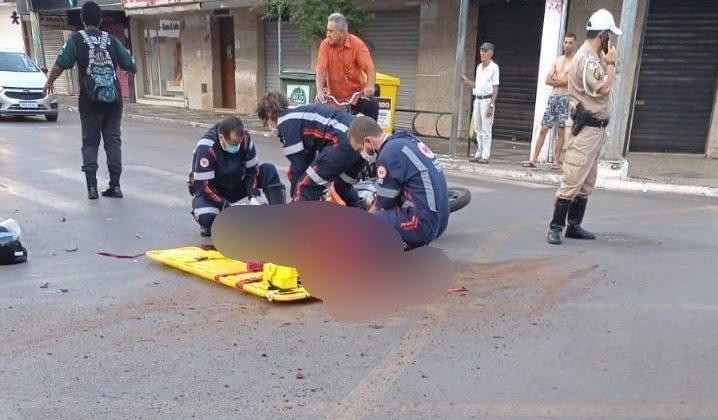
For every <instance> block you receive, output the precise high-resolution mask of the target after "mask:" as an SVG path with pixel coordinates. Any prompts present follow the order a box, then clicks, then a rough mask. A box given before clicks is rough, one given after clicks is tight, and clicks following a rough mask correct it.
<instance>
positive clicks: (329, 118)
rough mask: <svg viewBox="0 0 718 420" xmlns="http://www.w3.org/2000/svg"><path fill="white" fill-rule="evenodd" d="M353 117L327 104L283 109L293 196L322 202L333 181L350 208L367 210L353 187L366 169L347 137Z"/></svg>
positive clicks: (281, 125) (281, 132)
mask: <svg viewBox="0 0 718 420" xmlns="http://www.w3.org/2000/svg"><path fill="white" fill-rule="evenodd" d="M352 121H354V116H353V115H351V114H350V113H348V112H345V111H341V110H337V109H334V108H332V107H328V106H324V105H318V104H313V105H305V106H299V107H291V108H288V109H286V110H284V111H283V112H282V113H281V114H280V116H279V118H278V120H277V131H278V136H279V140H280V141H281V142H282V144H283V147H282V150H283V152H284V155H285V156H286V157H287V159H289V162H290V166H289V172H288V174H287V177H288V178H289V181H290V183H291V187H290V195H291V196H292V197H293V199H294V200H296V201H317V200H320V199H321V197H322V195H323V194H324V191H325V189H326V187H327V186H328V185H329V183H330V182H332V183H333V184H334V188H335V190H336V191H337V193H338V194H339V196H340V197H341V198H342V200H344V201H345V202H346V203H347V205H349V206H351V207H364V201H363V200H361V199H360V198H359V195H358V194H357V192H356V191H355V190H354V188H352V185H353V184H355V183H356V182H357V180H358V177H359V173H360V172H361V170H362V167H363V166H364V161H363V160H362V158H361V155H360V154H359V153H357V151H355V150H354V149H353V148H352V147H351V145H350V143H349V138H348V137H347V131H348V130H349V126H350V125H351V123H352Z"/></svg>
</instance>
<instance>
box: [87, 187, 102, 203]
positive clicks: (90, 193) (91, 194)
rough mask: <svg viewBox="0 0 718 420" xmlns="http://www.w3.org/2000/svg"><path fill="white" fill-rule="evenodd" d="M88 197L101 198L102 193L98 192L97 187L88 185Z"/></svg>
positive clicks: (92, 198) (91, 198)
mask: <svg viewBox="0 0 718 420" xmlns="http://www.w3.org/2000/svg"><path fill="white" fill-rule="evenodd" d="M87 198H89V199H90V200H97V199H98V198H100V194H98V192H97V187H87Z"/></svg>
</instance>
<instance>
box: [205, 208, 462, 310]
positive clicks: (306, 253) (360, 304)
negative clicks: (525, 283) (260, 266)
mask: <svg viewBox="0 0 718 420" xmlns="http://www.w3.org/2000/svg"><path fill="white" fill-rule="evenodd" d="M212 241H213V243H214V246H215V247H216V248H217V250H218V251H219V252H220V253H222V254H223V255H225V256H227V257H229V258H232V259H237V260H241V261H250V260H259V261H263V262H271V263H274V264H279V265H284V266H289V267H295V268H296V269H297V270H298V271H299V275H300V278H301V282H302V285H303V286H304V288H305V289H306V290H307V291H308V292H309V293H310V294H311V295H312V296H315V297H317V298H319V299H321V300H322V301H323V302H324V305H325V307H326V309H327V311H328V312H329V314H330V315H331V316H332V317H334V318H335V319H336V320H337V321H340V322H357V323H359V322H367V321H371V320H373V319H376V318H377V317H379V316H380V315H382V314H384V313H387V312H390V311H394V310H397V309H401V308H404V307H408V306H414V305H419V304H423V303H426V302H429V301H430V300H432V299H435V298H437V297H439V296H441V295H442V294H443V293H444V292H445V291H446V289H447V288H448V287H450V285H451V282H452V277H453V272H452V266H451V261H450V260H449V259H448V257H447V256H446V255H445V254H444V252H443V251H441V250H439V249H436V248H431V247H421V248H417V249H414V250H412V251H409V252H404V251H403V247H402V241H401V237H400V236H399V233H398V232H396V231H395V230H394V228H393V227H392V226H390V225H389V224H387V223H386V222H384V221H382V220H380V219H378V218H377V217H375V216H374V215H372V214H370V213H368V212H366V211H363V210H359V209H355V208H351V207H345V206H338V205H336V204H333V203H328V202H321V201H301V202H296V203H291V204H284V205H274V206H233V207H229V208H227V209H225V210H224V211H223V212H222V213H220V215H219V216H217V218H216V219H215V221H214V224H213V225H212Z"/></svg>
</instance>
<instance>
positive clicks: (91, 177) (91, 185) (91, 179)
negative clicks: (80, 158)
mask: <svg viewBox="0 0 718 420" xmlns="http://www.w3.org/2000/svg"><path fill="white" fill-rule="evenodd" d="M85 182H87V198H89V199H90V200H97V199H98V198H99V197H100V195H99V194H98V192H97V177H96V175H95V173H94V172H85Z"/></svg>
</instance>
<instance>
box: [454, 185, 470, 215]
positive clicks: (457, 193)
mask: <svg viewBox="0 0 718 420" xmlns="http://www.w3.org/2000/svg"><path fill="white" fill-rule="evenodd" d="M470 202H471V191H469V190H468V189H466V188H461V187H449V213H453V212H455V211H458V210H461V209H463V208H464V207H466V206H468V205H469V203H470Z"/></svg>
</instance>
